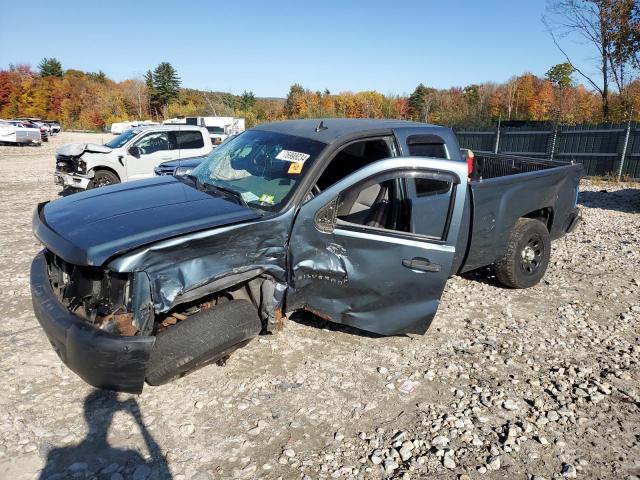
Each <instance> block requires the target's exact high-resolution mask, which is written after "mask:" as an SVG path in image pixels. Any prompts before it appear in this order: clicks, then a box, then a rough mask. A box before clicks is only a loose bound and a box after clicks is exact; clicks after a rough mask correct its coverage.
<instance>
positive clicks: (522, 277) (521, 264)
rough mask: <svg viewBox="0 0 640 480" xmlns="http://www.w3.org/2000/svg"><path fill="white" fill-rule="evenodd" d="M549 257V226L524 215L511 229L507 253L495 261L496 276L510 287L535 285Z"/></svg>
mask: <svg viewBox="0 0 640 480" xmlns="http://www.w3.org/2000/svg"><path fill="white" fill-rule="evenodd" d="M550 256H551V238H550V237H549V231H548V230H547V227H546V226H545V225H544V224H543V223H542V222H540V221H538V220H533V219H531V218H521V219H519V220H518V222H517V223H516V225H515V227H514V228H513V230H512V231H511V236H510V237H509V242H508V244H507V250H506V252H505V254H504V256H503V257H502V259H501V260H500V261H499V262H498V263H497V264H496V276H497V277H498V280H499V281H500V283H502V284H503V285H505V286H507V287H511V288H528V287H532V286H534V285H536V284H537V283H538V282H539V281H540V280H541V279H542V277H543V276H544V274H545V272H546V271H547V266H548V265H549V258H550Z"/></svg>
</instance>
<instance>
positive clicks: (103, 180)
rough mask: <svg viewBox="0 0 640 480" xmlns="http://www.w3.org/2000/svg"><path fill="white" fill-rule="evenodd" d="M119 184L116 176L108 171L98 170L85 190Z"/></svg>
mask: <svg viewBox="0 0 640 480" xmlns="http://www.w3.org/2000/svg"><path fill="white" fill-rule="evenodd" d="M116 183H120V179H119V178H118V176H117V175H116V174H115V173H113V172H110V171H108V170H98V171H97V172H96V173H95V175H94V176H93V178H92V179H91V181H90V182H89V185H88V187H87V190H90V189H92V188H99V187H106V186H107V185H113V184H116Z"/></svg>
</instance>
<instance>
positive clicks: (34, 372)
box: [0, 133, 640, 480]
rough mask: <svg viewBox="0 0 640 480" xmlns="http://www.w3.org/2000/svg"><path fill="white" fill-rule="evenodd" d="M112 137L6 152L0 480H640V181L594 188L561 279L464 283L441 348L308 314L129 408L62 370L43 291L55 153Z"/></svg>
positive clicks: (451, 295)
mask: <svg viewBox="0 0 640 480" xmlns="http://www.w3.org/2000/svg"><path fill="white" fill-rule="evenodd" d="M106 137H107V136H105V140H106ZM100 140H101V139H100V136H98V135H95V134H73V133H62V134H60V135H59V136H57V137H55V138H54V139H52V141H51V142H50V143H49V144H48V145H47V144H45V145H43V146H42V147H24V148H16V147H0V176H1V178H2V179H3V182H2V187H3V188H2V190H1V191H0V195H1V198H2V201H1V202H0V212H1V217H0V218H2V222H1V223H0V228H1V229H2V234H1V235H0V246H1V248H0V262H1V265H2V267H1V268H2V275H0V292H1V294H2V295H1V296H0V298H1V300H0V315H1V318H3V319H4V321H3V323H2V327H1V328H0V355H1V356H2V358H3V364H2V370H1V371H2V375H1V376H0V390H1V391H2V392H3V393H2V395H0V478H6V479H23V478H24V479H30V478H37V477H38V476H40V475H42V476H43V477H44V478H106V479H110V480H119V479H123V478H134V479H136V480H142V479H145V478H169V477H172V478H175V479H197V480H205V479H213V478H230V477H243V478H303V477H304V478H319V477H320V478H385V477H398V478H424V477H427V476H428V477H431V478H509V479H511V478H536V479H539V478H547V479H550V478H565V477H566V478H575V477H577V478H627V479H637V478H638V477H640V389H639V385H640V383H639V381H640V366H639V362H640V237H639V236H638V231H639V229H640V186H639V185H637V184H636V185H625V186H619V185H614V184H605V183H599V184H596V183H594V182H586V181H585V182H584V183H583V185H582V192H581V194H580V203H581V204H582V206H583V207H584V210H583V212H584V219H585V221H584V223H583V224H582V225H581V226H580V227H579V228H578V229H577V231H576V232H574V234H573V235H571V236H569V237H566V238H564V239H561V240H559V241H557V242H555V243H554V245H553V253H552V262H551V265H550V267H549V270H548V272H547V275H546V277H545V280H544V282H543V283H542V284H540V285H539V286H537V287H535V288H532V289H528V290H521V291H516V290H507V289H504V288H501V287H500V286H498V285H497V283H496V281H495V279H494V278H493V277H492V276H491V274H490V273H489V272H479V273H475V274H472V275H468V276H465V277H455V278H453V279H451V280H450V281H449V283H448V286H447V289H446V292H445V294H444V297H443V299H442V304H441V308H440V310H439V312H438V314H437V316H436V318H435V320H434V322H433V324H432V327H431V329H430V330H429V331H428V333H427V334H426V335H424V336H411V337H393V338H376V337H373V336H368V335H364V334H361V333H358V332H355V331H352V330H349V329H345V328H342V327H339V326H334V325H329V324H326V323H324V322H321V321H319V320H313V319H310V318H301V319H299V320H297V321H293V320H290V321H288V322H287V323H286V326H285V329H284V331H283V332H281V333H279V334H278V335H274V336H263V337H260V338H259V339H257V340H254V341H253V342H251V343H250V344H249V345H248V346H247V347H245V348H243V349H241V350H240V351H238V352H236V353H235V354H234V355H233V356H232V357H231V358H230V360H229V361H228V362H227V364H226V365H225V366H209V367H206V368H204V369H201V370H199V371H197V372H195V373H193V374H191V375H189V376H187V377H185V378H183V379H180V380H178V381H175V382H173V383H171V384H168V385H165V386H162V387H155V388H153V387H147V388H146V389H145V390H144V392H143V393H142V395H139V396H134V395H123V394H119V395H118V394H109V393H105V392H99V391H95V390H93V389H92V388H91V387H89V386H88V385H86V384H85V383H83V382H82V381H81V380H80V379H79V378H77V377H76V376H75V375H74V374H73V373H72V372H71V371H69V370H68V369H67V368H66V367H64V366H63V364H62V363H61V362H60V360H58V358H57V356H56V355H55V353H54V352H53V350H52V349H51V347H50V346H49V344H48V342H47V340H46V338H45V335H44V333H43V332H42V331H41V329H40V328H39V327H38V325H37V322H36V319H35V317H34V315H33V312H32V309H31V299H30V294H29V280H28V279H29V265H30V262H31V259H32V257H33V256H34V255H35V253H36V252H37V251H38V250H39V249H40V246H39V245H38V243H37V242H36V240H35V239H34V238H33V236H32V234H31V215H32V212H33V209H34V207H35V206H36V204H37V203H38V202H41V201H44V200H50V199H54V198H56V197H57V194H58V191H59V187H56V186H54V185H53V181H52V175H51V173H52V170H53V162H54V160H53V156H54V147H55V146H56V145H59V144H62V143H67V142H71V141H76V142H77V141H100ZM24 172H27V173H24ZM405 380H411V381H413V382H416V383H415V384H412V385H413V386H414V387H415V388H414V390H413V391H412V392H411V393H402V392H401V391H400V390H399V388H398V387H399V386H400V385H401V383H402V382H403V381H405Z"/></svg>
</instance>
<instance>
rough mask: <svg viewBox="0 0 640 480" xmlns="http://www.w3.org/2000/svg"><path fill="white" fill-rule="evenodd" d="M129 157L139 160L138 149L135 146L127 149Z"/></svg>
mask: <svg viewBox="0 0 640 480" xmlns="http://www.w3.org/2000/svg"><path fill="white" fill-rule="evenodd" d="M128 151H129V155H131V156H132V157H136V158H140V149H139V148H138V147H136V146H133V147H129V150H128Z"/></svg>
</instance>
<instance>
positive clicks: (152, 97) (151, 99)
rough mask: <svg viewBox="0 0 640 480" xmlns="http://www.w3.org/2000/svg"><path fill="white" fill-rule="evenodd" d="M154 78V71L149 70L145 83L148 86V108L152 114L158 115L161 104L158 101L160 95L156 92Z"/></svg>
mask: <svg viewBox="0 0 640 480" xmlns="http://www.w3.org/2000/svg"><path fill="white" fill-rule="evenodd" d="M153 80H154V79H153V72H152V71H151V70H147V73H145V74H144V83H145V85H146V87H147V102H148V105H147V108H148V110H149V113H150V114H151V115H152V116H153V115H155V116H157V115H158V110H159V107H160V105H159V103H158V95H157V94H156V89H155V87H154V81H153Z"/></svg>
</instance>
